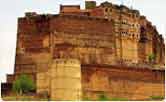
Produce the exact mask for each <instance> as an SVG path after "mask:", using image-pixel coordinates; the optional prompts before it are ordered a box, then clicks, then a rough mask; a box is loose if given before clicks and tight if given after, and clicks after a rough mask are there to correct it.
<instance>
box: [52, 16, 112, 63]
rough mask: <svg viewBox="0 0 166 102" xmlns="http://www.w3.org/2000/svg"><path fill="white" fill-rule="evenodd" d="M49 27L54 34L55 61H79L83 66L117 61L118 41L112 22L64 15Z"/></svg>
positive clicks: (54, 20)
mask: <svg viewBox="0 0 166 102" xmlns="http://www.w3.org/2000/svg"><path fill="white" fill-rule="evenodd" d="M100 25H102V26H100ZM50 27H51V31H52V32H53V33H52V34H53V45H54V48H53V56H54V58H76V59H79V60H80V61H81V63H82V64H84V63H98V64H112V63H114V62H115V41H114V40H115V39H114V34H113V28H112V22H111V21H107V20H105V19H99V18H91V17H84V16H65V15H63V16H62V15H61V16H56V17H54V18H53V19H52V20H51V26H50ZM66 52H68V53H66Z"/></svg>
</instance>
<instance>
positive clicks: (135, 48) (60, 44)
mask: <svg viewBox="0 0 166 102" xmlns="http://www.w3.org/2000/svg"><path fill="white" fill-rule="evenodd" d="M151 55H154V56H155V58H154V59H151V58H150V56H151ZM23 73H24V74H27V75H29V76H30V77H31V78H32V79H33V80H34V82H35V84H36V90H35V92H36V93H37V94H40V93H42V92H47V93H48V94H49V96H50V98H51V100H83V99H84V98H89V99H92V100H97V98H98V96H99V95H100V94H101V93H102V94H104V95H106V96H107V97H122V98H127V99H129V100H146V99H148V98H149V97H150V96H163V97H164V96H165V95H164V93H165V91H164V86H165V44H164V39H163V37H162V35H160V34H159V33H158V31H157V29H156V27H155V26H154V25H152V23H151V22H150V21H148V19H147V18H146V17H145V16H142V15H141V14H140V13H139V11H137V10H133V9H129V8H128V7H126V6H124V5H115V4H112V3H109V2H103V3H101V4H100V5H99V6H96V2H95V1H86V8H85V9H80V6H79V5H60V13H59V14H37V13H35V12H27V13H26V14H25V17H20V18H19V19H18V30H17V49H16V60H15V68H14V74H10V75H7V82H6V83H3V84H2V94H7V93H10V91H11V90H10V87H11V85H12V83H13V82H14V81H15V80H16V79H17V78H18V77H19V76H20V74H23Z"/></svg>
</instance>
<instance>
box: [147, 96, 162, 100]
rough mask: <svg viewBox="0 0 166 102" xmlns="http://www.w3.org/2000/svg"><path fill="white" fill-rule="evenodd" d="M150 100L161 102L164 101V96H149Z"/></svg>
mask: <svg viewBox="0 0 166 102" xmlns="http://www.w3.org/2000/svg"><path fill="white" fill-rule="evenodd" d="M150 98H151V99H152V100H162V99H164V96H150Z"/></svg>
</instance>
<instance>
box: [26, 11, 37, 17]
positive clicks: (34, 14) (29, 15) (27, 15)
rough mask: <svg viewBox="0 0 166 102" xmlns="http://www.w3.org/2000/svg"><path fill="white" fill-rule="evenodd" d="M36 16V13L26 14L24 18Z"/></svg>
mask: <svg viewBox="0 0 166 102" xmlns="http://www.w3.org/2000/svg"><path fill="white" fill-rule="evenodd" d="M37 15H38V14H37V13H36V12H26V13H25V16H26V17H32V16H37Z"/></svg>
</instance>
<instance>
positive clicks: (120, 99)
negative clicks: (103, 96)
mask: <svg viewBox="0 0 166 102" xmlns="http://www.w3.org/2000/svg"><path fill="white" fill-rule="evenodd" d="M110 100H111V101H128V99H126V98H111V99H110Z"/></svg>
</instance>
